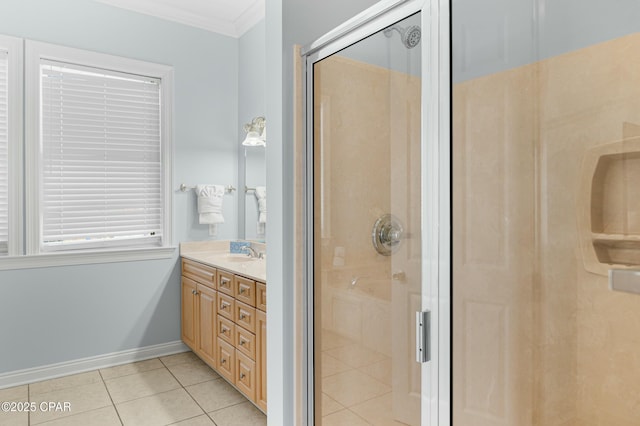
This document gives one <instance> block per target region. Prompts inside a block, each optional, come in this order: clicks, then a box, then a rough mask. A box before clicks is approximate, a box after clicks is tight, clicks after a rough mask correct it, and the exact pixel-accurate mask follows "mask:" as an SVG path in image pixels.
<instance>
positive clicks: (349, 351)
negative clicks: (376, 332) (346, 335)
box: [326, 344, 387, 368]
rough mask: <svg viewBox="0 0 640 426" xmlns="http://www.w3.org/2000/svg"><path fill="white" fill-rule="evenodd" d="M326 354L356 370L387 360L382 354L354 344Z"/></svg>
mask: <svg viewBox="0 0 640 426" xmlns="http://www.w3.org/2000/svg"><path fill="white" fill-rule="evenodd" d="M326 354H327V355H329V356H332V357H334V358H336V359H337V360H339V361H342V362H344V363H345V364H347V365H350V366H351V367H354V368H360V367H364V366H366V365H370V364H374V363H376V362H379V361H382V360H384V359H387V357H386V356H385V355H383V354H381V353H378V352H375V351H372V350H371V349H367V348H364V347H362V346H360V345H357V344H353V345H347V346H342V347H340V348H335V349H331V350H328V351H326Z"/></svg>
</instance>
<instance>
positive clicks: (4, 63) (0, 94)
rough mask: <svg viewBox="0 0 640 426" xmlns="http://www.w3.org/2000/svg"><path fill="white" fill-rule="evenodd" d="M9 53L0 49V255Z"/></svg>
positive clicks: (5, 234) (5, 238)
mask: <svg viewBox="0 0 640 426" xmlns="http://www.w3.org/2000/svg"><path fill="white" fill-rule="evenodd" d="M8 92H9V53H8V52H7V51H6V50H0V255H6V254H7V252H8V245H9V95H8Z"/></svg>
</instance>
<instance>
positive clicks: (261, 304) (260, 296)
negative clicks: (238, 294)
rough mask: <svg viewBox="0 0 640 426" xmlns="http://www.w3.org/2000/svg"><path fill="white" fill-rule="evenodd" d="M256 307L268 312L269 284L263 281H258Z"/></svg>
mask: <svg viewBox="0 0 640 426" xmlns="http://www.w3.org/2000/svg"><path fill="white" fill-rule="evenodd" d="M256 308H258V309H260V310H261V311H264V312H267V285H266V284H264V283H261V282H257V283H256Z"/></svg>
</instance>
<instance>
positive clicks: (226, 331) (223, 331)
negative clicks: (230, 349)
mask: <svg viewBox="0 0 640 426" xmlns="http://www.w3.org/2000/svg"><path fill="white" fill-rule="evenodd" d="M216 323H217V327H218V333H217V334H218V337H219V338H220V339H222V340H224V341H225V342H227V343H228V344H230V345H231V346H235V345H236V325H235V324H234V323H233V321H231V320H229V319H227V318H225V317H223V316H221V315H218V320H217V321H216Z"/></svg>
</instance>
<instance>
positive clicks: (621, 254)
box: [592, 233, 640, 266]
mask: <svg viewBox="0 0 640 426" xmlns="http://www.w3.org/2000/svg"><path fill="white" fill-rule="evenodd" d="M592 241H593V246H594V249H595V252H596V256H597V258H598V260H599V261H600V262H601V263H605V264H609V265H624V266H638V265H640V235H630V234H602V233H593V234H592Z"/></svg>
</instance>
